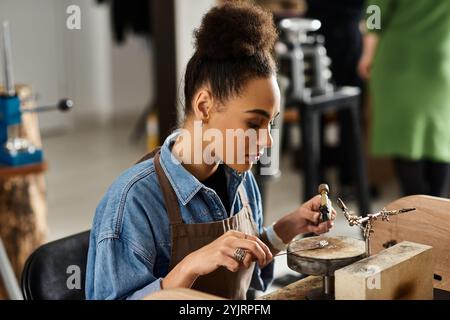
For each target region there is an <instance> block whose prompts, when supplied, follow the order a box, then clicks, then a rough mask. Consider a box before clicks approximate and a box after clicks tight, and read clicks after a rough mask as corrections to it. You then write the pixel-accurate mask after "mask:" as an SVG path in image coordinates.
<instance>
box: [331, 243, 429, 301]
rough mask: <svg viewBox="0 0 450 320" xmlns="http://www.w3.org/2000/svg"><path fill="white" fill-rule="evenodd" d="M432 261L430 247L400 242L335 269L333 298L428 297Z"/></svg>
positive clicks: (386, 298) (403, 298)
mask: <svg viewBox="0 0 450 320" xmlns="http://www.w3.org/2000/svg"><path fill="white" fill-rule="evenodd" d="M432 261H433V260H432V247H430V246H427V245H423V244H418V243H414V242H409V241H403V242H401V243H399V244H397V245H395V246H393V247H390V248H388V249H386V250H383V251H381V252H380V253H378V254H376V255H373V256H371V257H368V258H365V259H363V260H360V261H358V262H355V263H353V264H351V265H349V266H347V267H344V268H342V269H339V270H337V271H336V272H335V297H336V300H397V299H401V300H405V299H408V300H431V299H433V263H432Z"/></svg>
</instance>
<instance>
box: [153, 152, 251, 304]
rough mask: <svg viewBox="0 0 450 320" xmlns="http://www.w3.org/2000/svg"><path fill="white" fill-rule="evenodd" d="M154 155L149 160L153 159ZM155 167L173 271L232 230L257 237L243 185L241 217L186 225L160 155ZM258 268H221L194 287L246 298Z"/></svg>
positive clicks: (156, 159)
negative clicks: (233, 270)
mask: <svg viewBox="0 0 450 320" xmlns="http://www.w3.org/2000/svg"><path fill="white" fill-rule="evenodd" d="M152 153H154V152H152ZM152 153H150V154H149V155H148V156H146V157H145V158H147V159H148V158H150V157H151V155H152ZM145 158H144V159H145ZM154 165H155V170H156V173H157V176H158V181H159V184H160V186H161V190H162V191H163V195H164V202H165V206H166V209H167V214H168V216H169V221H170V230H171V248H172V252H171V257H170V266H169V270H172V269H173V268H174V266H175V265H177V264H178V263H179V262H180V261H181V260H183V258H184V257H186V256H187V255H188V254H190V253H191V252H193V251H195V250H198V249H200V248H201V247H203V246H205V245H207V244H209V243H211V242H213V241H214V240H216V239H217V238H219V237H220V236H221V235H223V234H224V233H225V232H227V231H229V230H236V231H240V232H243V233H245V234H249V235H257V228H256V223H255V222H254V220H253V217H252V211H251V208H250V206H249V204H248V200H247V197H246V195H245V192H244V190H243V186H242V184H241V185H240V186H239V188H238V193H239V197H240V199H241V202H242V203H243V207H242V209H241V210H240V211H239V212H238V213H237V214H235V215H233V216H232V217H230V218H227V219H225V220H221V221H215V222H209V223H196V224H186V223H183V220H182V217H181V212H180V208H179V206H178V200H177V197H176V194H175V191H174V190H173V188H172V186H171V184H170V182H169V180H168V179H167V177H166V175H165V173H164V170H163V169H162V167H161V164H160V162H159V152H157V153H156V155H155V157H154ZM224 183H225V182H224ZM205 259H207V257H205ZM254 267H255V262H253V263H252V264H251V266H250V268H248V269H245V268H241V269H240V270H239V271H237V272H231V271H229V270H228V269H226V268H225V267H219V268H218V269H217V270H216V271H214V272H212V273H210V274H207V275H204V276H200V277H199V278H198V279H197V280H196V281H195V283H194V285H193V286H192V288H193V289H196V290H200V291H203V292H207V293H210V294H215V295H218V296H221V297H225V298H228V299H246V293H247V290H248V288H249V286H250V281H251V278H252V274H253V270H254Z"/></svg>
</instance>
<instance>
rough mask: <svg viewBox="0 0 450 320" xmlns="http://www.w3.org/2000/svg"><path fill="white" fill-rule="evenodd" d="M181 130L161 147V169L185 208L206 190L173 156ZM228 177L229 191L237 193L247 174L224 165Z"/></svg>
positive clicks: (173, 134) (167, 139)
mask: <svg viewBox="0 0 450 320" xmlns="http://www.w3.org/2000/svg"><path fill="white" fill-rule="evenodd" d="M179 133H180V132H179V130H176V131H174V132H173V133H172V134H171V135H169V136H168V137H167V138H166V140H165V141H164V144H163V145H162V147H161V155H160V160H161V167H162V168H163V170H164V173H165V174H166V176H167V179H168V180H169V182H170V184H171V185H172V188H173V190H174V191H175V194H176V195H177V197H178V200H179V201H180V202H181V203H182V204H183V205H184V206H185V205H186V204H187V203H188V202H189V201H190V200H191V199H192V198H193V197H194V196H195V195H196V194H197V192H198V191H199V190H201V189H202V188H206V187H205V185H204V184H202V183H201V182H200V181H199V180H198V179H197V178H196V177H194V176H193V175H192V174H191V173H190V172H189V171H187V170H186V169H185V168H184V167H183V165H182V164H181V163H180V161H179V160H178V159H177V158H176V157H175V156H174V155H173V154H172V151H171V150H172V147H173V144H174V143H175V140H176V138H177V136H178V135H179ZM224 169H225V175H226V176H227V182H228V191H233V192H234V193H236V191H237V187H238V186H239V185H240V184H241V182H242V181H243V180H245V178H246V176H247V172H243V173H241V174H240V173H238V172H237V171H236V170H234V169H232V168H230V167H228V166H227V165H224Z"/></svg>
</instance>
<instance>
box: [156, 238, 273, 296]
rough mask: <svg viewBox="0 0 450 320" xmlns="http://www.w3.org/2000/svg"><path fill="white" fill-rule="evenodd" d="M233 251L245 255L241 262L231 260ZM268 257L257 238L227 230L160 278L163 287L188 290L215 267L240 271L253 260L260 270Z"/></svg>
mask: <svg viewBox="0 0 450 320" xmlns="http://www.w3.org/2000/svg"><path fill="white" fill-rule="evenodd" d="M237 248H242V249H244V250H246V252H247V254H246V255H245V258H244V260H243V261H242V262H238V261H237V260H236V259H235V258H234V253H235V251H236V249H237ZM272 258H273V257H272V253H271V252H270V249H269V248H268V247H267V246H266V245H265V244H264V243H263V242H262V241H261V240H260V239H259V238H257V237H255V236H250V235H246V234H244V233H242V232H238V231H233V230H231V231H228V232H226V233H225V234H223V235H222V236H221V237H219V238H218V239H216V240H215V241H213V242H211V243H210V244H208V245H206V246H204V247H202V248H200V249H198V250H196V251H194V252H192V253H190V254H189V255H187V256H186V257H185V258H184V259H183V260H182V261H181V262H180V263H179V264H178V265H176V266H175V268H173V269H172V271H171V272H169V274H168V275H167V276H166V277H165V278H164V279H163V288H164V289H167V288H175V287H191V286H192V284H193V283H194V281H195V280H196V279H197V277H199V276H202V275H206V274H209V273H211V272H213V271H215V270H216V269H218V268H219V267H225V268H227V269H228V270H230V271H231V272H236V271H238V270H239V269H241V268H249V267H250V265H251V263H252V262H253V261H258V264H259V265H260V266H261V267H264V266H266V265H267V264H268V263H269V262H270V261H271V260H272Z"/></svg>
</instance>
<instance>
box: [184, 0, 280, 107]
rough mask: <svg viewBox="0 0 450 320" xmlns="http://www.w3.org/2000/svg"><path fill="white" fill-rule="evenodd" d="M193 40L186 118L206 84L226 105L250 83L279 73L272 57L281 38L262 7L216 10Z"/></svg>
mask: <svg viewBox="0 0 450 320" xmlns="http://www.w3.org/2000/svg"><path fill="white" fill-rule="evenodd" d="M194 37H195V49H196V50H195V53H194V55H193V56H192V57H191V59H190V60H189V62H188V64H187V67H186V73H185V76H184V98H185V109H186V110H185V111H186V112H185V113H186V115H189V114H190V113H191V111H192V105H191V104H192V99H193V97H194V95H195V93H196V92H197V91H198V89H199V88H200V87H201V86H202V85H204V84H208V85H209V86H210V88H211V91H212V95H213V97H214V98H215V99H217V100H218V101H219V102H221V103H223V102H225V101H226V100H227V99H228V98H230V97H233V96H236V95H239V93H240V91H241V90H242V88H243V86H244V85H245V84H246V82H247V81H248V80H250V79H252V78H262V77H269V76H271V75H274V74H275V73H276V66H275V61H274V59H273V55H272V54H273V47H274V45H275V41H276V39H277V37H278V35H277V31H276V28H275V25H274V22H273V17H272V14H271V13H269V12H268V11H265V10H264V9H262V8H261V7H258V6H256V5H254V4H250V3H247V2H242V1H233V2H231V1H230V2H227V3H225V4H223V5H221V6H216V7H213V8H212V9H211V10H210V11H209V12H208V13H207V14H206V15H205V16H204V17H203V19H202V23H201V26H200V28H198V29H197V30H195V32H194Z"/></svg>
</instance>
